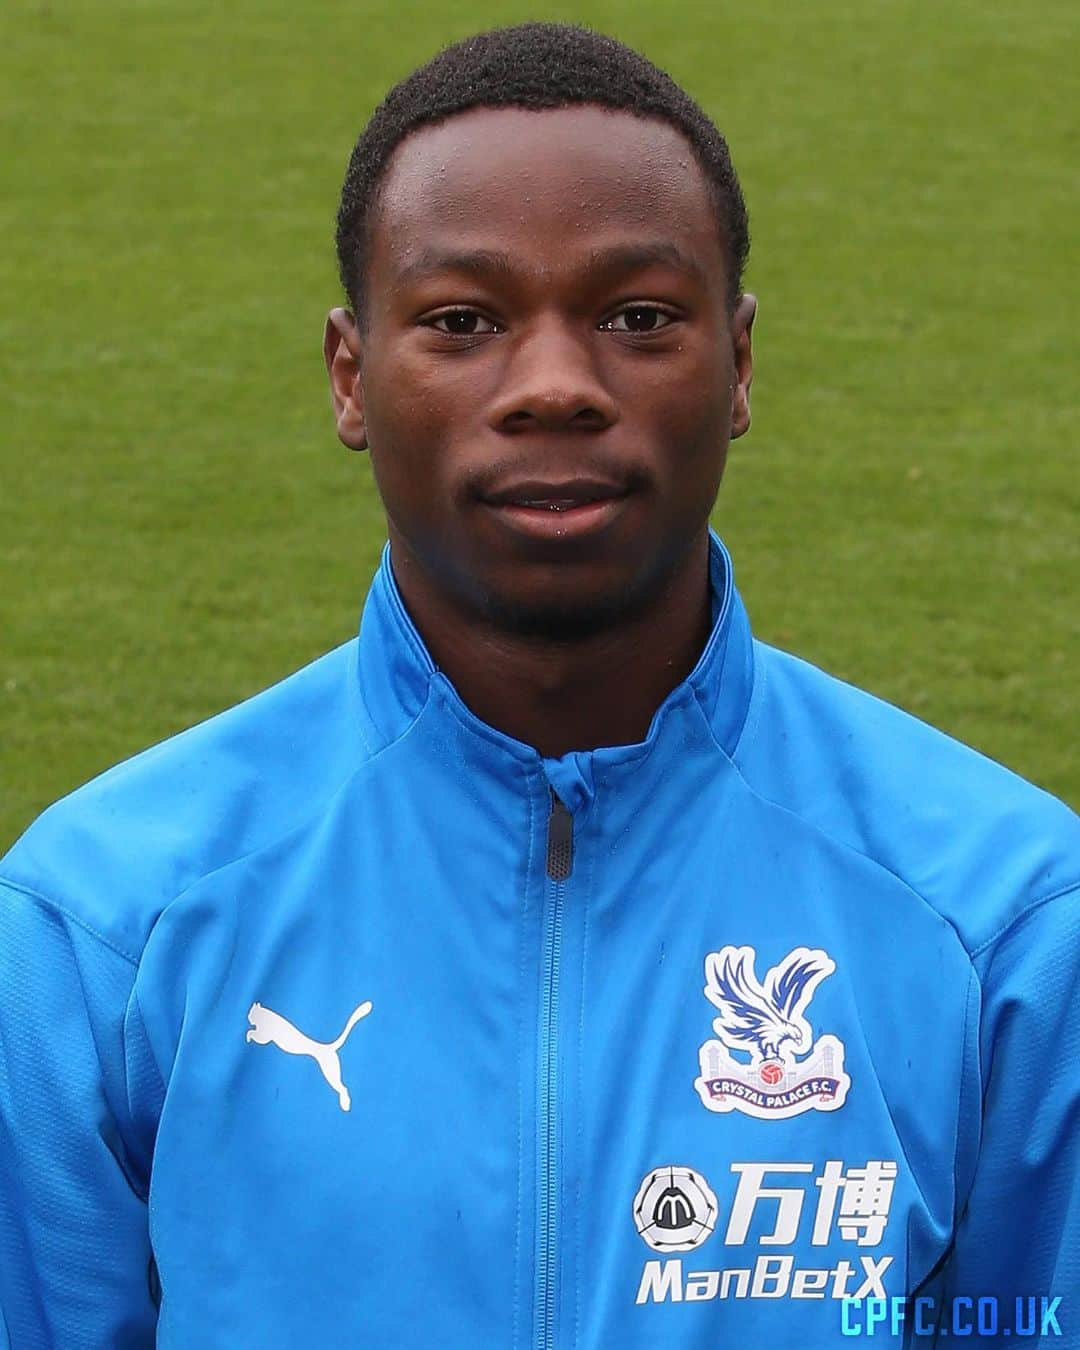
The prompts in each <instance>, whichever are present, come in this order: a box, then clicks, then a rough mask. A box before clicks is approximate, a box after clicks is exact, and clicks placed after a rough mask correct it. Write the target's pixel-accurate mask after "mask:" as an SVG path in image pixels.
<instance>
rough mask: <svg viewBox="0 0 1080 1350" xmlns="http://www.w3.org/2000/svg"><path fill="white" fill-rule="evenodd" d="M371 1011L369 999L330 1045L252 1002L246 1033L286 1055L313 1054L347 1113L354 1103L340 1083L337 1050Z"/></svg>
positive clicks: (270, 1010)
mask: <svg viewBox="0 0 1080 1350" xmlns="http://www.w3.org/2000/svg"><path fill="white" fill-rule="evenodd" d="M370 1011H371V1000H370V999H367V1000H366V1001H365V1002H363V1003H361V1004H360V1006H359V1007H358V1008H354V1009H353V1011H352V1013H351V1015H350V1017H349V1020H348V1021H347V1022H346V1023H345V1029H344V1031H343V1032H342V1033H341V1035H340V1036H339V1037H338V1038H337V1040H336V1041H329V1042H327V1041H313V1040H312V1039H311V1037H310V1036H305V1035H304V1033H303V1032H302V1031H297V1029H296V1028H295V1027H294V1026H293V1024H292V1023H291V1022H289V1021H287V1020H286V1019H285V1018H284V1017H282V1015H281V1014H280V1013H276V1012H274V1010H273V1008H264V1007H263V1005H262V1004H261V1003H253V1004H252V1005H251V1007H250V1008H249V1009H248V1021H249V1022H250V1023H251V1030H250V1031H249V1032H248V1034H247V1039H248V1040H249V1041H254V1042H255V1044H256V1045H269V1044H270V1043H271V1042H272V1043H273V1044H274V1045H276V1046H277V1047H278V1049H280V1050H284V1051H285V1053H286V1054H287V1055H310V1056H311V1058H312V1059H313V1060H314V1061H315V1063H316V1064H317V1065H318V1066H319V1068H320V1069H321V1070H322V1076H323V1077H324V1078H325V1079H326V1081H327V1082H328V1083H329V1084H330V1086H331V1087H332V1088H333V1089H334V1091H335V1092H336V1093H337V1095H338V1102H339V1103H340V1105H341V1109H342V1110H343V1111H347V1110H348V1109H349V1107H350V1106H351V1105H352V1100H351V1098H350V1097H349V1089H348V1088H347V1087H346V1086H345V1084H344V1083H343V1082H342V1081H341V1060H340V1059H339V1058H338V1051H339V1050H340V1049H341V1047H342V1046H343V1045H344V1044H345V1041H346V1039H347V1038H348V1035H349V1032H350V1031H352V1029H353V1027H354V1026H356V1024H357V1022H359V1021H360V1019H361V1018H362V1017H366V1016H367V1015H368V1013H369V1012H370Z"/></svg>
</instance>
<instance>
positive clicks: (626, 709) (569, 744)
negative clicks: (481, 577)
mask: <svg viewBox="0 0 1080 1350" xmlns="http://www.w3.org/2000/svg"><path fill="white" fill-rule="evenodd" d="M390 556H391V561H392V562H393V564H394V577H395V580H396V582H397V585H398V589H399V591H400V592H401V596H402V599H403V600H404V602H405V606H406V608H407V609H408V611H409V614H410V617H411V618H412V620H413V622H414V624H415V625H416V627H417V629H418V631H419V632H420V635H421V636H422V638H423V639H424V643H425V645H426V646H427V649H428V651H429V652H430V653H431V656H432V659H433V660H434V662H435V664H436V665H437V666H438V667H439V669H440V670H442V672H443V673H444V674H445V675H446V677H447V679H449V680H450V682H451V683H452V684H453V686H454V688H455V689H456V690H457V692H458V694H459V695H460V696H461V698H462V700H463V701H464V702H465V703H466V705H467V706H468V707H469V708H470V709H471V710H472V711H473V712H474V713H475V714H476V716H477V717H479V718H480V719H481V720H482V721H484V722H486V723H487V724H488V725H489V726H493V727H496V728H497V729H498V730H499V731H502V732H504V733H505V734H506V735H508V736H512V737H514V738H515V739H516V740H519V741H523V742H524V743H525V744H526V745H531V746H533V747H534V748H535V749H536V750H537V751H538V752H539V753H540V754H541V755H542V756H544V757H545V758H557V757H558V756H560V755H564V754H566V753H567V752H568V751H570V750H592V749H596V748H598V747H600V746H605V745H633V744H636V743H637V742H639V741H643V740H644V739H645V737H646V736H647V735H648V731H649V724H650V723H651V721H652V717H653V714H654V713H655V712H656V710H657V708H658V707H659V706H660V704H661V703H662V702H663V701H664V699H665V698H666V697H667V695H668V694H670V693H671V691H672V689H674V688H675V686H676V685H678V684H681V683H682V681H683V680H685V679H686V677H687V676H688V675H689V674H690V672H691V670H693V668H694V666H695V664H696V663H697V660H698V657H699V656H700V655H701V651H702V648H703V647H704V645H705V642H706V641H707V639H708V636H709V632H710V631H711V627H712V614H711V599H710V591H709V542H708V534H707V532H706V533H705V535H704V537H703V539H702V540H701V541H700V543H699V544H698V545H696V546H695V547H694V548H692V549H689V550H688V551H687V553H686V555H685V556H684V557H683V559H682V560H681V561H680V563H679V566H678V568H677V570H676V571H675V572H674V573H673V574H672V576H671V577H670V578H669V579H668V581H667V583H666V584H665V586H664V587H663V588H662V590H661V591H660V592H659V594H658V595H657V596H656V598H655V599H654V600H653V601H652V602H651V603H650V604H649V605H648V606H647V607H646V608H644V609H643V610H642V611H641V612H640V613H638V614H635V615H634V616H633V617H632V618H630V619H628V620H627V621H626V623H624V624H617V625H614V626H612V627H611V628H609V629H607V630H605V631H603V632H599V633H596V634H593V635H590V636H587V637H585V638H582V639H580V640H577V641H574V642H569V643H558V642H547V643H545V642H543V641H542V640H538V639H537V638H535V637H523V636H521V635H519V634H514V633H509V632H506V631H503V630H500V629H497V628H494V627H493V626H491V625H490V624H489V623H487V622H486V621H484V620H483V619H482V618H479V617H477V616H475V615H468V616H466V615H465V614H463V613H462V610H461V609H460V607H458V606H456V605H454V604H453V602H452V601H449V600H447V599H446V598H445V597H444V596H443V595H442V594H441V593H439V592H438V591H436V590H434V589H433V588H431V587H430V586H428V585H427V584H426V580H425V578H424V576H423V573H422V571H421V569H420V568H419V566H418V565H417V564H416V563H415V561H414V560H413V559H412V558H411V557H410V556H409V554H408V550H407V547H406V546H405V545H404V544H403V542H402V541H401V540H400V538H399V537H396V536H395V533H394V531H393V530H391V532H390Z"/></svg>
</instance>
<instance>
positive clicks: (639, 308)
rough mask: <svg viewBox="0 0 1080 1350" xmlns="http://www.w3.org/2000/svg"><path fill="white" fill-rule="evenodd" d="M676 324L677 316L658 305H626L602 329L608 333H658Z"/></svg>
mask: <svg viewBox="0 0 1080 1350" xmlns="http://www.w3.org/2000/svg"><path fill="white" fill-rule="evenodd" d="M620 320H621V321H622V322H620ZM674 322H675V315H674V314H669V313H668V312H667V310H663V309H660V308H659V306H657V305H624V306H623V308H622V309H620V310H619V311H618V313H617V314H613V315H612V316H611V318H610V319H605V320H604V322H603V323H602V324H601V325H600V327H601V328H602V329H603V330H604V331H605V332H607V333H656V332H659V330H660V329H661V328H666V327H667V326H668V324H670V323H674Z"/></svg>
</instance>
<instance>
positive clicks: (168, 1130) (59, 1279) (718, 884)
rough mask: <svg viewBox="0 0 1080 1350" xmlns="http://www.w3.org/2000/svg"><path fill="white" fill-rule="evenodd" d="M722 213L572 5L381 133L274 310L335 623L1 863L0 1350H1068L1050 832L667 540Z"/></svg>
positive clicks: (1072, 1120)
mask: <svg viewBox="0 0 1080 1350" xmlns="http://www.w3.org/2000/svg"><path fill="white" fill-rule="evenodd" d="M747 239H748V236H747V227H746V216H745V211H744V208H743V204H742V199H741V195H740V192H739V187H738V183H737V181H736V178H735V175H734V171H733V169H732V167H731V164H730V161H729V159H728V154H727V148H726V146H725V144H724V141H723V139H722V138H721V137H720V135H719V133H718V132H717V131H716V129H715V127H713V126H712V124H711V123H710V122H709V121H708V119H706V118H705V117H704V115H703V114H702V113H701V111H700V110H699V109H698V108H697V107H696V106H695V105H694V104H693V103H692V102H691V101H690V100H689V98H688V97H687V96H686V95H685V94H684V93H683V92H682V91H680V90H679V89H678V88H677V87H676V86H675V85H674V84H673V83H672V82H671V81H670V80H669V79H668V78H667V77H666V76H665V75H663V74H661V73H660V72H659V71H657V70H656V69H655V68H654V67H652V66H651V65H650V64H649V63H647V62H646V61H644V60H643V59H642V58H640V57H638V56H637V55H635V54H634V53H632V52H630V51H628V50H627V49H626V48H624V47H622V46H621V45H620V44H618V43H616V42H614V41H612V40H611V39H608V38H604V37H600V36H597V35H595V34H590V33H587V32H584V31H582V30H578V29H574V28H567V27H559V26H554V25H526V26H523V27H519V28H515V29H509V30H502V31H499V32H495V33H489V34H484V35H481V36H479V37H476V38H473V39H470V40H469V41H467V42H464V43H462V44H459V45H457V46H456V47H453V48H450V49H448V50H447V51H445V52H444V53H442V54H441V55H439V56H438V57H437V58H436V59H435V60H434V61H432V62H431V63H430V64H429V65H427V66H426V67H424V68H423V69H421V70H419V71H417V72H416V73H414V74H413V75H412V76H410V77H409V78H408V79H407V80H406V81H404V83H403V84H401V85H399V86H398V87H397V88H395V89H394V90H393V91H392V92H391V94H390V96H389V97H388V99H387V100H386V102H385V103H384V104H383V105H382V107H381V108H380V109H379V110H378V111H377V113H376V114H375V116H374V118H373V119H372V121H371V123H370V125H369V126H368V128H367V129H366V131H365V132H364V134H363V136H362V137H361V139H360V141H359V143H358V144H357V147H356V149H355V151H354V153H353V157H352V161H351V164H350V167H349V172H348V176H347V179H346V183H345V189H344V194H343V198H342V203H341V211H340V216H339V230H338V245H339V255H340V262H341V269H342V277H343V281H344V284H345V287H346V291H347V294H348V296H349V300H350V310H345V309H335V310H334V311H333V312H332V313H331V315H330V317H329V320H328V323H327V327H326V338H325V352H326V360H327V365H328V368H329V373H330V380H331V386H332V391H333V400H334V407H335V410H336V416H337V427H338V434H339V436H340V437H341V439H342V440H343V441H344V442H345V444H346V445H348V446H351V447H353V448H354V449H364V448H367V449H369V450H370V453H371V456H372V462H373V466H374V470H375V475H376V478H377V482H378V487H379V491H380V493H381V495H382V498H383V501H384V504H385V507H386V513H387V522H388V532H389V544H388V548H387V551H386V553H385V554H384V557H383V562H382V566H381V568H380V570H379V572H378V574H377V576H376V578H375V581H374V584H373V586H372V589H371V593H370V595H369V598H368V601H367V604H366V607H365V610H364V614H363V619H362V625H361V632H360V636H359V639H358V640H357V641H353V642H350V643H348V644H346V645H345V646H343V647H341V648H339V649H338V650H336V651H333V652H331V653H330V654H328V655H327V656H325V657H324V658H322V659H321V660H319V661H317V662H315V663H314V664H313V665H311V666H309V667H307V668H306V669H304V670H302V671H300V672H298V673H297V674H295V675H294V676H292V677H291V678H290V679H287V680H285V681H284V682H283V683H281V684H279V685H277V686H275V687H274V688H272V689H270V690H268V691H266V692H265V693H263V694H261V695H259V696H258V697H256V698H254V699H252V700H250V701H249V702H247V703H245V704H243V705H241V706H240V707H237V708H234V709H232V710H231V711H229V712H227V713H224V714H222V715H221V716H220V717H217V718H214V719H213V720H211V721H210V722H208V723H206V724H205V725H203V726H199V727H196V728H194V729H192V730H191V731H188V732H187V733H185V734H184V735H182V736H179V737H176V738H175V739H173V740H171V741H169V742H167V743H166V744H164V745H162V746H159V747H157V748H155V749H153V750H150V751H147V752H146V753H145V754H142V755H140V756H138V757H137V758H135V759H134V760H132V761H130V762H128V763H126V764H123V765H121V766H119V767H118V768H116V769H114V770H113V771H112V772H111V773H108V774H106V775H104V776H103V777H102V778H99V779H97V780H96V781H95V782H93V783H91V784H89V785H87V786H86V787H84V788H83V789H81V790H80V791H79V792H77V793H75V794H74V795H73V796H71V797H69V798H68V799H66V800H65V801H63V802H61V803H59V804H58V805H57V806H55V807H53V808H52V809H51V810H50V811H48V812H46V813H45V815H44V816H43V817H42V818H41V819H40V820H39V821H38V822H37V823H36V824H35V825H34V826H33V827H32V828H31V829H30V830H29V831H28V833H27V834H26V835H25V836H24V837H23V839H22V840H21V841H20V842H19V843H18V844H17V845H16V846H15V848H14V849H13V850H12V851H11V853H10V854H9V855H8V857H7V858H6V859H5V860H4V862H3V865H2V867H0V875H2V878H3V884H2V886H0V1046H2V1049H3V1081H2V1083H0V1169H2V1170H0V1178H2V1186H3V1209H2V1216H0V1236H2V1248H0V1308H2V1312H3V1325H4V1328H5V1329H6V1332H7V1337H8V1341H9V1343H10V1344H11V1346H13V1347H15V1350H36V1348H37V1347H45V1346H61V1347H63V1348H64V1350H81V1348H82V1347H87V1350H89V1347H94V1348H95V1350H98V1347H102V1346H106V1345H108V1346H125V1347H137V1346H149V1345H151V1344H153V1343H155V1337H156V1343H157V1344H159V1345H163V1346H169V1347H183V1348H184V1350H188V1348H189V1347H199V1350H214V1348H215V1347H223V1348H224V1347H228V1350H237V1347H245V1348H246V1347H251V1348H252V1350H256V1347H257V1350H276V1348H277V1347H281V1348H282V1350H284V1347H296V1346H309V1345H310V1346H319V1347H331V1346H350V1347H379V1348H380V1350H382V1348H383V1347H393V1348H394V1350H398V1348H400V1350H420V1348H421V1347H423V1348H424V1350H427V1347H431V1346H436V1345H439V1346H447V1347H449V1346H454V1347H469V1350H476V1347H485V1348H486V1347H499V1348H500V1350H501V1348H503V1347H506V1348H512V1347H556V1346H560V1347H570V1346H578V1347H590V1350H610V1348H611V1347H615V1346H619V1347H657V1346H663V1347H678V1348H679V1350H683V1348H686V1350H689V1347H694V1348H695V1350H697V1348H700V1350H705V1347H709V1350H714V1347H717V1346H719V1345H730V1346H756V1345H770V1346H777V1347H780V1346H800V1347H805V1346H815V1347H817V1346H826V1345H833V1344H841V1343H842V1342H843V1340H844V1339H845V1338H846V1337H847V1336H849V1335H851V1334H855V1331H853V1328H855V1329H856V1331H857V1330H858V1329H861V1330H862V1331H863V1332H865V1331H866V1330H867V1328H868V1327H869V1330H871V1331H872V1330H874V1329H875V1325H876V1324H875V1323H874V1322H873V1320H872V1319H874V1318H876V1317H877V1316H878V1312H879V1311H881V1315H882V1316H887V1318H888V1321H889V1323H891V1327H892V1329H893V1330H895V1331H896V1332H897V1334H899V1333H900V1331H901V1330H902V1322H903V1319H905V1318H906V1320H907V1325H908V1333H907V1334H908V1335H914V1334H915V1332H916V1331H917V1330H920V1331H921V1330H922V1329H928V1328H930V1327H932V1326H933V1325H934V1324H935V1322H936V1320H938V1319H945V1320H947V1319H949V1318H951V1317H953V1316H954V1311H955V1308H957V1307H959V1308H960V1309H961V1310H962V1311H963V1310H965V1309H967V1308H970V1309H975V1308H976V1302H975V1301H976V1300H978V1299H979V1298H980V1297H982V1298H984V1299H986V1298H993V1299H997V1300H998V1301H999V1302H998V1303H996V1304H995V1305H994V1316H995V1318H997V1319H998V1323H997V1325H1000V1326H1001V1327H1004V1326H1005V1325H1006V1323H1011V1322H1012V1321H1014V1320H1015V1319H1016V1317H1017V1316H1018V1315H1019V1317H1020V1319H1021V1322H1020V1324H1018V1325H1017V1327H1016V1331H1017V1333H1018V1334H1019V1333H1020V1332H1021V1331H1023V1330H1025V1328H1026V1326H1027V1321H1026V1319H1027V1317H1028V1315H1029V1307H1028V1304H1027V1303H1026V1301H1025V1300H1026V1299H1027V1298H1029V1297H1030V1298H1031V1299H1034V1300H1036V1303H1035V1304H1034V1305H1032V1306H1033V1308H1034V1312H1033V1313H1032V1314H1031V1315H1032V1316H1034V1317H1035V1318H1036V1319H1038V1318H1042V1319H1043V1320H1044V1321H1046V1323H1047V1327H1048V1334H1050V1333H1051V1332H1052V1331H1053V1330H1054V1327H1055V1326H1060V1327H1061V1328H1062V1330H1063V1331H1064V1333H1065V1335H1064V1336H1063V1337H1062V1338H1061V1339H1060V1341H1059V1342H1058V1343H1061V1344H1073V1345H1076V1344H1080V1340H1078V1337H1080V1308H1070V1306H1069V1300H1068V1296H1069V1295H1070V1294H1074V1291H1075V1289H1076V1288H1077V1279H1078V1277H1080V1251H1078V1246H1080V1185H1078V1182H1077V1179H1076V1164H1077V1130H1076V1119H1077V1112H1078V1106H1080V1079H1078V1071H1077V1061H1076V1053H1077V1049H1078V1038H1080V1000H1078V999H1077V997H1076V989H1077V981H1078V979H1080V956H1078V945H1077V935H1078V921H1080V891H1078V889H1077V887H1078V883H1080V827H1078V823H1077V821H1076V819H1075V818H1074V817H1073V816H1072V815H1071V814H1070V813H1069V812H1068V811H1067V809H1066V808H1065V807H1064V806H1062V805H1061V804H1059V803H1057V802H1055V801H1053V800H1052V799H1050V798H1048V797H1047V796H1045V795H1044V794H1043V793H1041V792H1039V791H1037V790H1036V789H1034V788H1032V787H1030V786H1028V785H1027V784H1025V783H1023V782H1021V781H1019V780H1018V779H1016V778H1015V777H1013V776H1012V775H1010V774H1009V773H1008V772H1006V771H1005V770H1003V769H1001V768H999V767H997V766H996V765H993V764H991V763H989V762H988V761H986V760H984V759H982V758H981V757H980V756H978V755H977V754H975V753H974V752H972V751H970V750H967V749H965V748H963V747H961V746H959V745H957V744H956V743H954V742H953V741H951V740H949V739H948V738H946V737H944V736H942V735H940V734H939V733H937V732H935V731H933V730H931V729H929V728H928V727H926V726H924V725H922V724H921V723H919V722H917V721H914V720H913V719H911V718H909V717H907V716H906V715H904V714H902V713H900V712H898V711H896V710H895V709H893V708H890V707H888V706H886V705H884V704H882V703H880V702H878V701H876V700H874V699H873V698H870V697H869V696H867V695H865V694H862V693H859V692H857V691H855V690H853V689H851V688H848V687H846V686H844V685H842V684H839V683H838V682H836V681H834V680H832V679H830V678H829V677H828V676H826V675H823V674H821V673H820V672H818V671H816V670H814V669H812V668H810V667H808V666H806V665H804V664H802V663H801V662H799V661H797V660H795V659H794V658H792V657H789V656H785V655H783V654H781V653H779V652H776V651H773V650H770V649H768V648H766V647H764V646H761V645H760V644H757V643H755V642H754V641H753V640H752V638H751V634H750V629H749V626H748V622H747V618H746V614H745V612H744V610H743V608H742V605H741V603H740V601H739V597H738V594H737V592H736V591H735V589H734V587H733V582H732V570H731V565H730V562H729V560H728V557H727V555H726V553H725V552H724V550H723V547H722V546H721V544H720V542H719V540H718V539H717V538H716V537H715V536H714V535H712V534H710V531H709V526H708V518H709V512H710V508H711V507H712V504H713V501H714V498H715V495H716V492H717V487H718V484H719V482H720V477H721V474H722V472H723V468H724V461H725V455H726V450H727V445H728V442H729V440H730V438H731V437H733V436H739V435H741V434H742V433H743V432H744V431H745V430H746V429H747V426H748V424H749V415H750V414H749V392H750V378H751V355H750V333H751V324H752V321H753V316H754V301H753V299H752V297H750V296H748V295H745V294H743V292H742V287H741V273H742V267H743V263H744V261H745V257H746V252H747ZM911 1295H915V1296H917V1298H918V1301H915V1300H912V1301H911V1302H909V1303H908V1304H907V1305H906V1306H905V1304H904V1299H905V1297H906V1296H911ZM1062 1295H1064V1296H1065V1300H1064V1303H1055V1302H1054V1300H1055V1299H1057V1298H1058V1297H1059V1296H1062ZM1018 1297H1019V1298H1020V1300H1021V1303H1020V1305H1016V1302H1015V1301H1016V1299H1017V1298H1018ZM954 1298H955V1299H957V1300H959V1301H958V1302H950V1299H954ZM849 1299H853V1300H855V1301H854V1302H848V1301H847V1300H849ZM871 1299H877V1300H886V1302H879V1303H869V1302H867V1300H871ZM964 1299H968V1300H969V1303H968V1304H965V1303H964V1302H963V1300H964ZM892 1300H894V1301H892ZM1038 1300H1045V1301H1044V1302H1042V1303H1039V1302H1038ZM977 1311H978V1316H979V1319H980V1321H979V1326H980V1327H981V1326H982V1324H983V1321H985V1320H986V1319H987V1318H988V1317H989V1316H990V1313H989V1311H988V1310H987V1309H984V1307H983V1305H982V1304H978V1305H977ZM974 1319H975V1313H974V1311H973V1312H972V1321H973V1322H974ZM1047 1319H1049V1320H1047ZM1011 1329H1012V1327H1011V1325H1010V1330H1011ZM0 1343H2V1341H0ZM921 1343H926V1341H925V1340H924V1341H923V1342H921Z"/></svg>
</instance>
